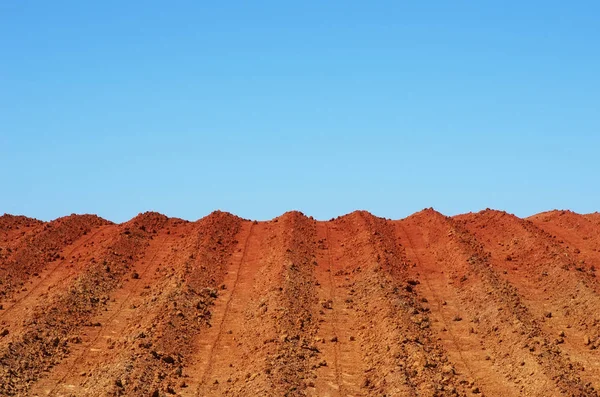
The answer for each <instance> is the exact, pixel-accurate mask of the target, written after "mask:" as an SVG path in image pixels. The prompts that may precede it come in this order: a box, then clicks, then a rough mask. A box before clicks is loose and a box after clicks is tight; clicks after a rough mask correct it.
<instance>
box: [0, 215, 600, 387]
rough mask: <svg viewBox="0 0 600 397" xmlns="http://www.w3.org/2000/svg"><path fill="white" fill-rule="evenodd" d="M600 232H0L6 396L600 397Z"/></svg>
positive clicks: (583, 226)
mask: <svg viewBox="0 0 600 397" xmlns="http://www.w3.org/2000/svg"><path fill="white" fill-rule="evenodd" d="M599 266H600V216H599V215H598V214H589V215H579V214H575V213H572V212H569V211H560V212H559V211H554V212H548V213H542V214H539V215H535V216H533V217H530V218H528V219H520V218H517V217H515V216H513V215H510V214H506V213H503V212H499V211H492V210H486V211H482V212H480V213H477V214H464V215H459V216H456V217H453V218H449V217H446V216H444V215H442V214H440V213H438V212H436V211H434V210H431V209H429V210H424V211H421V212H419V213H416V214H414V215H412V216H410V217H408V218H406V219H403V220H397V221H391V220H386V219H383V218H378V217H375V216H373V215H371V214H369V213H368V212H364V211H357V212H353V213H351V214H348V215H345V216H342V217H339V218H336V219H332V220H330V221H316V220H314V219H313V218H312V217H307V216H305V215H303V214H302V213H299V212H288V213H285V214H283V215H282V216H280V217H278V218H275V219H273V220H271V221H264V222H255V221H249V220H245V219H241V218H238V217H236V216H234V215H231V214H228V213H223V212H214V213H212V214H210V215H209V216H207V217H205V218H202V219H200V220H198V221H196V222H188V221H184V220H181V219H176V218H167V217H165V216H163V215H160V214H157V213H144V214H140V215H138V216H137V217H135V218H134V219H132V220H131V221H129V222H126V223H123V224H113V223H111V222H109V221H105V220H103V219H101V218H98V217H96V216H92V215H71V216H68V217H64V218H60V219H57V220H54V221H52V222H42V221H39V220H35V219H30V218H26V217H23V216H12V215H4V216H1V217H0V395H1V396H94V397H99V396H156V397H158V396H170V395H180V396H190V397H196V396H252V395H256V396H484V395H485V396H503V397H504V396H521V395H526V396H597V395H598V392H597V390H598V388H600V381H599V379H600V353H599V348H600V283H599V281H598V279H597V278H596V268H598V267H599Z"/></svg>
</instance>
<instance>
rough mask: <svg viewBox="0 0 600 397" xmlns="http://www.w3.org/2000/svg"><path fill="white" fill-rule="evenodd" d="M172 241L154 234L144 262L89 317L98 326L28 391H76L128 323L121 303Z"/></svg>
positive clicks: (137, 288) (135, 290)
mask: <svg viewBox="0 0 600 397" xmlns="http://www.w3.org/2000/svg"><path fill="white" fill-rule="evenodd" d="M173 240H174V238H173V237H170V236H169V235H158V236H156V237H155V238H153V239H152V242H151V243H150V246H149V247H148V248H147V249H146V252H145V254H144V258H149V259H148V260H147V263H145V262H146V261H144V260H143V259H141V260H138V261H136V262H135V263H134V265H133V267H132V269H131V274H132V279H131V280H129V281H127V280H126V281H125V282H124V283H123V285H122V286H121V287H120V288H119V289H118V290H116V291H114V292H113V293H112V294H111V295H110V298H111V303H110V304H109V305H108V306H107V307H106V310H105V311H103V312H100V313H98V314H97V315H96V316H95V317H94V318H93V319H91V323H94V324H100V326H97V327H92V328H89V332H87V335H86V336H85V338H82V339H83V340H82V343H81V344H78V345H77V347H76V348H74V349H73V351H72V352H71V354H70V355H69V357H68V358H66V359H65V360H63V361H62V362H61V363H60V364H59V365H58V366H57V367H55V368H54V369H53V370H52V372H51V373H50V374H49V377H50V379H47V380H42V381H40V382H38V383H37V384H36V385H35V387H34V388H33V389H32V391H31V394H32V395H34V396H35V395H38V394H39V395H49V396H62V395H69V394H72V393H75V394H78V393H79V391H78V388H79V387H80V385H79V383H80V382H81V380H83V379H85V378H84V376H85V375H82V373H85V374H87V373H88V372H89V371H93V370H94V368H95V367H96V366H98V365H101V362H102V355H103V354H106V353H105V351H106V350H112V349H114V347H115V342H117V341H118V339H119V336H120V335H121V334H122V333H123V330H124V329H125V327H126V326H127V325H128V323H129V321H128V320H129V318H130V317H131V316H132V314H133V313H132V312H133V311H135V308H134V309H132V308H129V310H128V309H127V308H126V307H125V305H127V304H129V303H130V302H131V301H132V298H134V297H136V296H138V295H140V293H141V292H142V291H143V290H144V289H146V287H145V286H146V285H150V283H148V280H147V277H151V276H152V274H153V273H156V270H157V269H158V267H159V266H160V265H161V264H162V263H163V262H164V260H165V259H166V256H168V255H169V254H170V250H168V249H167V245H168V244H169V242H170V243H172V242H173ZM133 275H135V276H133Z"/></svg>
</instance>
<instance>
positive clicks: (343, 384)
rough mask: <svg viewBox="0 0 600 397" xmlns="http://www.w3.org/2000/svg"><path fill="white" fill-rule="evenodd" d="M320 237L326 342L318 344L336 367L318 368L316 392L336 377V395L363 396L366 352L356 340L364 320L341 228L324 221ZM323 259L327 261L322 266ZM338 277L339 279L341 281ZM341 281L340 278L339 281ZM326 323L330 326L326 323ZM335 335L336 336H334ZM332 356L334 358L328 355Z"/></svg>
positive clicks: (321, 301)
mask: <svg viewBox="0 0 600 397" xmlns="http://www.w3.org/2000/svg"><path fill="white" fill-rule="evenodd" d="M317 238H318V242H319V244H320V247H318V248H320V249H319V250H318V251H317V252H318V254H319V255H318V263H319V265H318V266H317V270H316V276H317V281H318V282H319V283H320V284H321V285H325V286H327V287H326V288H321V290H322V291H321V295H323V298H320V299H319V305H320V307H319V308H318V309H319V315H320V316H321V317H324V318H321V319H320V320H319V329H320V330H321V329H322V330H324V331H325V333H326V334H330V335H320V334H319V337H320V338H323V342H324V343H325V345H322V344H321V343H322V342H321V341H319V342H321V343H319V344H317V345H318V346H319V348H320V349H322V351H323V356H324V358H325V360H326V362H327V363H329V362H331V361H332V362H333V363H334V368H332V369H329V365H327V366H324V367H321V368H320V369H319V370H317V372H316V374H317V381H316V386H317V388H316V390H315V394H314V395H316V396H321V395H324V391H323V389H324V390H325V391H329V390H331V385H330V382H331V379H329V378H333V380H334V382H335V383H334V385H335V386H337V390H336V389H335V388H333V389H334V390H332V392H333V393H334V394H333V395H336V393H337V395H340V396H362V395H364V391H361V386H362V382H363V373H364V370H365V368H361V363H362V360H363V358H364V357H363V355H362V353H361V348H360V345H359V343H358V342H357V341H356V333H357V332H358V330H359V328H360V326H361V322H360V320H359V319H358V318H357V316H356V312H355V310H353V308H352V307H351V303H350V302H351V300H352V295H353V292H351V291H352V288H351V285H350V283H349V280H346V273H347V271H346V266H347V261H346V260H345V255H344V254H345V253H343V252H340V251H339V248H338V247H339V246H340V244H343V243H342V242H341V239H342V238H344V236H343V235H342V236H340V232H339V231H338V230H337V226H336V225H335V224H333V225H330V222H323V223H321V224H320V225H318V227H317ZM321 263H326V264H327V265H326V266H322V265H321ZM338 280H339V281H338ZM340 281H341V282H340ZM322 321H324V322H322ZM324 324H327V326H324ZM332 338H335V340H332ZM329 357H332V360H330V359H329ZM325 371H328V372H332V371H333V376H331V375H330V376H329V377H327V378H325V379H321V376H322V373H323V372H325Z"/></svg>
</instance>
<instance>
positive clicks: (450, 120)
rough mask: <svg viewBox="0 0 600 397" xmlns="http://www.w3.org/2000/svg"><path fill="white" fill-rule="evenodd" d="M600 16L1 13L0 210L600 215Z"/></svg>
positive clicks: (36, 7)
mask: <svg viewBox="0 0 600 397" xmlns="http://www.w3.org/2000/svg"><path fill="white" fill-rule="evenodd" d="M599 15H600V2H597V1H588V2H586V1H580V2H565V1H528V2H522V1H502V2H498V1H495V2H491V1H439V2H424V1H419V2H400V1H373V2H368V1H301V2H293V3H292V2H285V1H283V2H282V1H255V2H248V1H236V2H205V1H173V2H167V1H160V2H159V1H144V2H141V1H139V2H137V1H98V2H91V1H68V2H67V1H2V2H0V51H1V52H0V213H2V212H8V213H16V214H26V215H29V216H33V217H37V218H40V219H44V220H49V219H53V218H56V217H58V216H62V215H67V214H70V213H73V212H76V213H97V214H99V215H100V216H103V217H105V218H108V219H111V220H113V221H124V220H127V219H129V218H131V217H133V216H135V215H136V214H137V213H138V212H142V211H146V210H156V211H159V212H162V213H165V214H166V215H169V216H178V217H183V218H186V219H190V220H194V219H197V218H199V217H202V216H204V215H206V214H208V213H209V212H211V211H212V210H214V209H222V210H226V211H230V212H233V213H235V214H238V215H240V216H243V217H247V218H254V219H268V218H271V217H274V216H277V215H280V214H281V213H283V212H285V211H287V210H292V209H297V210H301V211H303V212H305V213H306V214H307V215H313V216H315V217H316V218H318V219H327V218H330V217H333V216H337V215H341V214H344V213H347V212H350V211H352V210H355V209H366V210H369V211H371V212H373V213H374V214H376V215H379V216H385V217H390V218H401V217H404V216H407V215H409V214H411V213H412V212H415V211H418V210H420V209H422V208H424V207H430V206H433V207H435V208H436V209H438V210H439V211H441V212H444V213H446V214H449V215H453V214H456V213H462V212H468V211H477V210H480V209H483V208H486V207H493V208H497V209H503V210H507V211H509V212H513V213H516V214H517V215H520V216H527V215H531V214H533V213H536V212H539V211H543V210H548V209H553V208H570V209H573V210H575V211H578V212H593V211H596V210H600V183H599V179H600V166H599V165H600V160H599V158H600V157H599V149H600V23H598V16H599Z"/></svg>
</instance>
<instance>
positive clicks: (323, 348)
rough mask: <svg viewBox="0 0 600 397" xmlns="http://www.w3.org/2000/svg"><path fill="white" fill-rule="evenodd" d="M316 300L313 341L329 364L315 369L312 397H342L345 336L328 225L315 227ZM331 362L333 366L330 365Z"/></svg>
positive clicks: (322, 224)
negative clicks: (341, 351) (315, 329)
mask: <svg viewBox="0 0 600 397" xmlns="http://www.w3.org/2000/svg"><path fill="white" fill-rule="evenodd" d="M317 239H318V246H317V267H316V270H315V276H316V279H317V286H318V287H319V288H318V289H317V297H318V298H319V303H320V305H321V307H320V308H319V314H320V315H321V316H322V318H321V319H319V328H318V331H317V338H316V339H315V342H316V343H317V345H318V348H319V350H320V352H321V353H322V357H323V359H324V360H325V361H326V362H327V363H328V365H325V366H320V367H319V368H317V369H316V371H315V373H316V380H315V389H314V392H313V393H312V394H313V395H315V396H342V395H347V393H345V390H344V387H343V385H342V380H341V378H342V375H341V369H340V367H341V357H340V356H341V355H340V345H341V344H342V343H343V340H344V337H343V335H342V333H341V332H340V327H339V319H338V317H339V316H338V311H339V309H340V307H341V304H340V301H339V299H338V297H337V294H336V285H335V281H334V279H333V271H334V270H333V265H332V258H331V257H332V254H331V242H330V241H331V240H330V238H329V227H328V225H327V223H324V222H319V223H318V224H317ZM329 363H332V365H329Z"/></svg>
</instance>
